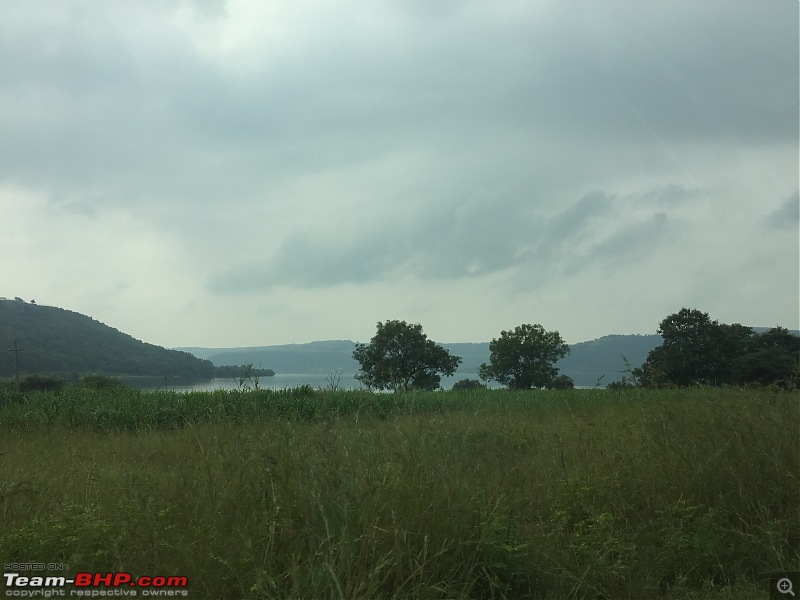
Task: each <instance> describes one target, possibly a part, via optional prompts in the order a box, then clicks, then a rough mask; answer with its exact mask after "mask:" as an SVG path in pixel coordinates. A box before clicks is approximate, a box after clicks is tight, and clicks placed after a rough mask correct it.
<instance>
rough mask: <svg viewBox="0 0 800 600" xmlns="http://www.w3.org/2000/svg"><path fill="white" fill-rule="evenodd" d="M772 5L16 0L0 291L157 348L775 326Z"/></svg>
mask: <svg viewBox="0 0 800 600" xmlns="http://www.w3.org/2000/svg"><path fill="white" fill-rule="evenodd" d="M797 20H798V7H797V4H796V3H791V2H782V3H781V2H775V3H767V4H764V3H753V2H750V1H747V2H745V1H734V2H730V1H725V2H722V1H717V0H714V1H710V2H703V3H696V2H689V1H688V0H687V1H685V2H684V1H681V2H679V3H678V4H675V3H672V4H669V5H664V4H663V3H657V2H650V1H646V2H642V3H638V4H637V5H636V6H635V7H633V6H632V5H631V4H630V3H629V2H623V1H621V0H620V1H616V0H615V1H612V2H608V3H604V4H603V6H602V7H600V6H599V5H597V4H596V3H591V2H588V1H580V2H577V3H571V4H570V5H569V6H567V5H565V4H563V3H559V2H554V1H540V2H533V3H532V2H504V3H501V4H498V5H494V4H487V3H482V2H476V1H471V0H463V1H457V0H449V1H446V2H437V3H426V2H419V1H416V0H406V1H404V2H399V3H394V4H392V5H391V6H385V5H379V4H377V5H367V6H365V5H363V3H355V2H348V1H343V2H336V3H331V2H324V1H310V0H309V1H305V0H303V1H298V2H291V3H289V2H283V1H270V2H255V1H252V0H229V1H227V2H225V1H222V0H206V1H199V0H197V1H194V2H189V1H185V0H174V1H171V2H155V1H150V0H146V1H143V2H136V3H128V4H126V5H122V4H119V3H112V4H109V3H105V2H99V1H83V2H78V1H74V2H70V1H68V2H62V3H59V4H58V5H57V6H56V5H53V4H52V3H48V2H45V1H44V0H31V1H28V2H12V3H10V4H9V5H8V6H7V7H6V8H5V9H4V19H3V20H2V21H0V208H2V211H3V213H4V218H3V219H2V221H0V233H2V237H0V244H2V246H1V247H0V251H2V252H3V256H5V257H6V258H5V259H4V262H3V278H2V279H3V282H4V289H3V290H0V294H3V295H6V296H17V295H20V296H23V297H35V298H36V299H37V301H38V302H40V303H46V304H55V305H60V306H64V307H66V308H71V309H73V310H79V311H81V312H85V313H88V314H91V315H92V316H94V317H96V318H98V319H100V320H103V321H105V322H107V323H109V324H111V325H114V326H116V327H118V328H120V329H123V330H126V331H129V332H130V333H132V334H134V335H136V336H138V337H141V338H144V339H147V340H148V341H153V342H155V343H160V344H164V345H191V344H196V345H203V344H204V345H210V346H212V345H215V346H220V345H254V344H267V343H282V342H293V341H298V342H300V341H308V340H311V339H325V338H355V339H362V340H363V339H366V338H368V337H369V336H370V335H371V334H372V332H373V330H374V323H375V321H376V320H384V319H387V318H403V319H406V320H412V321H417V322H421V323H422V324H423V326H424V327H425V329H426V331H429V330H430V331H431V335H432V337H434V339H435V338H436V336H437V335H438V337H439V338H441V339H442V341H479V340H487V339H490V338H491V337H494V336H496V335H497V334H498V332H499V331H500V330H501V329H507V328H510V327H513V326H515V325H517V324H519V323H523V322H532V323H542V324H544V325H545V326H546V327H548V328H553V329H559V330H560V331H562V333H564V334H565V335H566V337H567V339H568V340H570V341H580V340H584V339H590V338H591V337H596V336H599V335H603V334H605V333H611V332H650V331H654V330H655V328H656V326H657V324H658V322H659V321H660V320H661V319H662V318H663V317H664V316H666V315H667V314H669V313H670V312H674V311H676V310H678V309H679V308H681V307H682V306H690V307H696V308H700V309H702V310H706V311H709V312H711V313H712V316H713V317H714V318H719V319H720V320H723V321H728V322H733V321H738V322H745V323H748V324H753V325H774V324H777V323H780V324H782V325H785V326H790V327H797V326H798V322H797V319H798V287H800V284H799V283H798V271H799V270H800V269H799V268H798V243H799V242H798V227H799V225H798V204H799V202H798V195H797V193H798V192H797V188H798V162H799V161H798V141H797V132H798V113H797V105H798V56H797V45H798V39H797V38H798V34H797V26H796V24H797Z"/></svg>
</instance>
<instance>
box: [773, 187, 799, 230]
mask: <svg viewBox="0 0 800 600" xmlns="http://www.w3.org/2000/svg"><path fill="white" fill-rule="evenodd" d="M764 223H765V225H766V226H767V227H768V228H769V229H774V230H782V231H794V232H795V233H797V228H798V225H800V192H795V193H794V194H792V195H791V196H789V197H788V198H787V199H786V200H784V201H783V203H782V204H781V205H780V207H778V208H776V209H775V210H774V211H772V212H771V213H770V214H769V215H768V216H767V217H766V219H764Z"/></svg>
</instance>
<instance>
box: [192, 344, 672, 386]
mask: <svg viewBox="0 0 800 600" xmlns="http://www.w3.org/2000/svg"><path fill="white" fill-rule="evenodd" d="M660 344H661V336H659V335H609V336H605V337H602V338H600V339H597V340H592V341H589V342H581V343H578V344H573V345H572V346H571V349H572V352H571V354H570V355H569V356H567V357H566V358H564V359H563V360H561V361H559V362H558V363H557V364H558V367H559V368H560V369H561V372H562V373H564V374H566V375H569V376H570V377H572V380H573V381H574V382H575V385H578V386H582V387H592V386H594V385H595V384H596V383H597V381H598V379H600V378H601V377H602V380H601V381H600V385H601V387H602V386H605V385H607V384H609V383H611V382H612V381H619V380H620V379H622V375H623V372H624V370H625V361H624V360H623V358H622V356H623V355H624V356H625V357H626V358H627V359H628V361H629V362H630V364H631V366H634V367H638V366H641V364H642V363H643V362H644V360H645V359H646V358H647V353H648V352H650V350H652V349H653V348H655V347H656V346H658V345H660ZM442 346H444V347H445V348H446V349H447V350H449V351H450V352H451V354H455V355H456V356H460V357H461V358H462V363H461V365H460V366H459V368H458V371H457V372H456V377H458V376H459V375H461V374H465V373H469V374H472V375H473V376H474V374H475V373H477V371H478V368H479V367H480V365H481V363H485V362H488V361H489V343H488V342H481V343H459V344H442ZM354 348H355V342H352V341H349V340H334V341H321V342H311V343H308V344H288V345H281V346H256V347H249V348H181V350H185V351H187V352H191V353H192V354H194V355H195V356H198V357H201V358H206V359H208V360H210V361H211V362H213V363H214V364H215V365H217V366H221V365H241V364H244V363H252V364H253V365H255V366H258V365H264V366H267V365H268V366H269V367H270V368H271V369H274V370H275V371H277V372H278V373H301V374H302V373H330V372H333V371H336V370H337V369H341V370H342V371H343V372H344V373H355V372H356V371H358V368H359V365H358V363H357V362H356V361H355V360H353V356H352V354H353V349H354Z"/></svg>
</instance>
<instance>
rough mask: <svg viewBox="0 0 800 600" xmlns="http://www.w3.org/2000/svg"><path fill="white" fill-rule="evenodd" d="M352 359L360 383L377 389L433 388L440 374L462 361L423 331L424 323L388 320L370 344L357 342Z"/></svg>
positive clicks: (449, 371) (450, 371)
mask: <svg viewBox="0 0 800 600" xmlns="http://www.w3.org/2000/svg"><path fill="white" fill-rule="evenodd" d="M353 358H354V359H356V360H357V361H358V362H359V363H360V365H361V370H360V371H359V372H358V374H357V375H356V379H358V380H359V381H360V382H361V383H363V384H364V385H366V386H367V387H368V388H370V389H378V390H387V389H388V390H398V389H404V390H408V389H411V388H415V389H426V390H433V389H437V388H438V387H439V384H440V381H441V375H448V376H450V375H452V374H453V373H455V370H456V368H457V367H458V365H459V363H460V362H461V358H460V357H458V356H453V355H451V354H450V352H448V351H447V350H445V349H444V348H442V347H441V346H439V345H438V344H436V343H435V342H433V341H432V340H429V339H428V337H427V336H426V335H425V334H424V333H423V332H422V325H419V324H409V323H406V322H405V321H397V320H389V321H386V322H385V323H378V330H377V332H376V333H375V335H374V336H373V337H372V339H371V340H370V343H369V344H356V349H355V350H354V351H353Z"/></svg>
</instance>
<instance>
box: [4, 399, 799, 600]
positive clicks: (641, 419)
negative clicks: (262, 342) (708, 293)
mask: <svg viewBox="0 0 800 600" xmlns="http://www.w3.org/2000/svg"><path fill="white" fill-rule="evenodd" d="M798 434H800V406H798V398H797V397H796V396H792V395H789V394H777V395H775V394H770V393H767V392H754V391H743V390H713V389H708V390H706V389H695V390H680V391H642V390H629V391H623V392H611V391H605V390H584V391H581V390H575V391H564V392H532V393H531V392H529V393H514V392H508V391H497V390H495V391H489V390H479V391H474V392H465V393H456V392H447V393H419V394H398V395H391V394H370V393H367V392H337V393H325V392H319V391H316V392H314V391H313V390H310V389H308V388H303V389H296V390H287V391H283V392H279V391H272V390H264V391H259V392H252V393H246V394H240V393H235V392H233V393H232V392H215V393H198V394H176V393H170V392H158V393H142V392H137V391H133V390H125V391H121V392H113V393H109V392H102V393H101V392H98V393H92V392H87V391H82V392H77V391H73V390H64V391H62V392H58V393H51V394H45V393H41V394H32V395H26V396H24V397H19V396H12V395H8V396H6V397H5V398H4V399H3V405H2V407H0V522H1V523H2V524H3V527H2V528H0V557H2V558H3V559H4V560H6V561H9V562H10V561H42V562H66V563H69V565H70V569H72V570H129V571H132V572H133V573H134V574H139V575H153V574H178V575H186V576H187V577H189V583H190V588H191V592H192V597H195V598H240V597H241V598H299V597H302V598H542V599H545V598H576V599H577V598H593V599H597V598H609V599H610V598H752V597H756V598H757V597H763V598H766V597H768V593H767V581H768V579H769V576H770V574H771V573H772V572H774V571H777V570H797V569H798V567H800V535H798V534H799V533H800V481H799V478H800V456H799V454H800V453H799V451H798V439H799V437H798Z"/></svg>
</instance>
